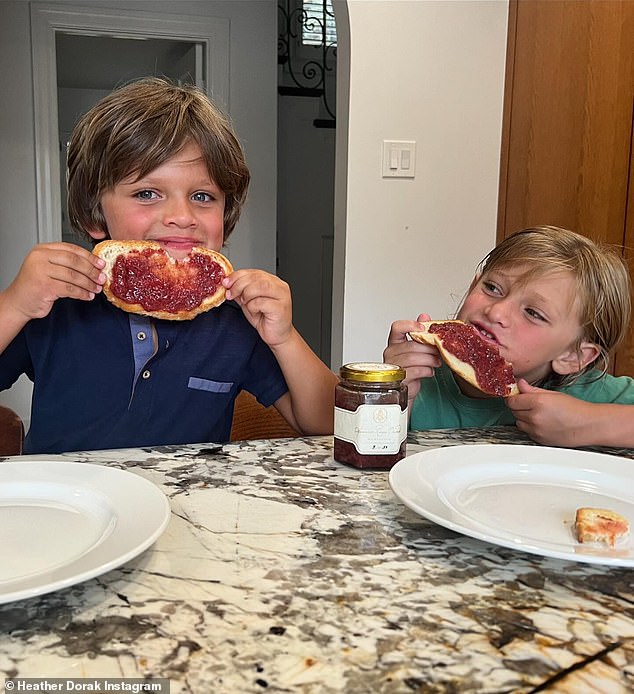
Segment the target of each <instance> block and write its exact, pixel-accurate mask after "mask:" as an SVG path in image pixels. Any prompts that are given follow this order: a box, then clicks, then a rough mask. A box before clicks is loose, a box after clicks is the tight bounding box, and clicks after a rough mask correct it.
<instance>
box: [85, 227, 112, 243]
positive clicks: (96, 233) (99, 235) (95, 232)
mask: <svg viewBox="0 0 634 694" xmlns="http://www.w3.org/2000/svg"><path fill="white" fill-rule="evenodd" d="M88 233H89V234H90V235H91V236H92V238H93V239H95V241H101V240H103V239H105V238H107V237H108V235H107V234H106V232H105V231H101V230H100V229H91V230H90V231H89V232H88Z"/></svg>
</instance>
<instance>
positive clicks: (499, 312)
mask: <svg viewBox="0 0 634 694" xmlns="http://www.w3.org/2000/svg"><path fill="white" fill-rule="evenodd" d="M510 311H511V303H510V301H508V300H506V299H498V300H497V301H493V302H492V303H491V304H489V306H488V308H487V316H488V318H489V320H490V321H492V322H493V323H498V324H500V325H507V324H508V322H509V319H510Z"/></svg>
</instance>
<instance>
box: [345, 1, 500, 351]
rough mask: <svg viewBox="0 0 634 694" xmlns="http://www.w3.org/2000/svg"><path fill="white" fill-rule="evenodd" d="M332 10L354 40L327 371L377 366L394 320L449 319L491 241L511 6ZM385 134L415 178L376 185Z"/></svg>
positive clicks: (363, 4) (372, 5)
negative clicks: (404, 144) (403, 151)
mask: <svg viewBox="0 0 634 694" xmlns="http://www.w3.org/2000/svg"><path fill="white" fill-rule="evenodd" d="M335 8H336V9H335V12H336V13H341V12H342V11H343V12H345V11H346V9H347V12H348V14H349V26H350V37H351V38H350V41H349V50H345V47H344V45H342V41H341V39H344V38H345V37H343V36H341V37H340V42H339V51H338V56H337V59H338V64H339V65H338V66H339V74H340V75H341V74H342V73H343V74H344V75H345V74H347V73H349V85H347V84H345V82H344V80H343V79H341V77H340V78H339V79H338V88H339V90H340V92H339V94H338V96H337V104H338V113H337V158H338V159H337V181H336V185H335V189H336V197H335V206H336V218H335V249H334V269H333V272H334V277H335V280H334V282H335V286H334V288H333V291H334V298H333V331H332V334H333V338H332V361H333V364H335V365H336V364H341V363H346V362H350V361H357V360H381V358H382V350H383V348H384V346H385V342H386V339H387V335H388V332H389V327H390V324H391V322H392V321H393V320H395V319H397V318H412V319H415V318H416V317H417V315H418V313H420V312H426V313H429V314H431V315H432V317H434V318H446V317H449V316H452V314H453V313H454V311H455V309H456V308H457V305H458V302H459V301H460V298H461V297H462V295H463V293H464V291H465V290H466V289H467V287H468V284H469V281H470V280H471V277H472V272H473V269H474V267H475V265H476V264H477V262H478V261H479V260H480V258H482V256H484V255H485V253H486V252H487V251H488V250H489V249H490V247H492V246H493V245H494V244H495V229H496V213H497V194H498V178H499V161H500V138H501V127H502V100H503V91H504V67H505V51H506V30H507V15H508V3H507V2H506V0H477V1H475V2H473V1H471V0H450V1H446V0H435V1H428V0H422V1H418V2H417V1H416V0H413V1H408V2H401V1H389V0H388V1H384V2H374V1H372V0H351V1H349V2H348V3H347V5H346V6H345V7H343V8H342V7H341V3H340V2H339V0H335ZM339 24H341V22H338V25H339ZM342 91H343V92H344V93H343V94H342ZM346 92H347V93H346ZM346 102H347V103H348V106H347V108H346V106H345V103H346ZM346 121H347V122H346ZM384 139H390V140H415V141H416V176H415V178H413V179H384V178H382V177H381V148H382V141H383V140H384ZM344 267H345V271H344Z"/></svg>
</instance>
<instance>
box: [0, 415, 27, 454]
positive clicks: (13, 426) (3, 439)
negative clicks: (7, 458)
mask: <svg viewBox="0 0 634 694" xmlns="http://www.w3.org/2000/svg"><path fill="white" fill-rule="evenodd" d="M23 443H24V423H23V422H22V419H21V418H20V416H19V415H18V414H17V413H16V412H14V411H13V410H12V409H11V408H9V407H5V406H4V405H0V455H1V456H4V455H21V454H22V445H23Z"/></svg>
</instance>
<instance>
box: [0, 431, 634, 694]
mask: <svg viewBox="0 0 634 694" xmlns="http://www.w3.org/2000/svg"><path fill="white" fill-rule="evenodd" d="M460 443H529V442H528V441H527V440H526V439H525V437H523V436H522V435H521V434H519V432H517V430H515V429H514V428H501V429H491V430H486V431H482V430H478V431H476V430H470V431H452V432H443V431H437V432H419V433H417V434H415V435H412V436H411V437H410V439H409V443H408V454H409V453H412V452H416V451H418V450H423V449H425V448H428V447H437V446H445V445H454V444H460ZM612 452H613V451H612ZM620 453H621V454H623V455H627V456H629V455H630V454H631V453H632V452H631V451H621V452H620ZM25 458H26V459H28V457H25ZM47 458H48V459H55V460H78V461H81V462H91V463H99V464H105V465H114V466H118V467H122V468H125V469H127V470H129V471H131V472H133V473H135V474H138V475H141V476H143V477H145V478H146V479H148V480H151V481H153V482H154V483H156V484H157V485H158V486H159V487H160V488H161V489H162V490H163V491H164V492H165V493H166V495H167V496H168V497H169V500H170V505H171V509H172V517H171V520H170V523H169V525H168V527H167V529H166V531H165V533H164V534H163V535H162V536H161V537H160V538H159V540H158V541H157V542H156V543H155V544H154V545H153V546H152V547H151V548H150V549H149V550H147V551H145V552H144V553H143V554H141V555H140V556H138V557H137V558H136V559H133V560H131V561H129V562H128V563H126V564H125V565H123V566H122V567H120V568H118V569H115V570H112V571H110V572H108V573H106V574H103V575H101V576H99V577H97V578H94V579H91V580H88V581H85V582H83V583H80V584H77V585H75V586H72V587H69V588H66V589H64V590H59V591H57V592H53V593H49V594H47V595H42V596H39V597H33V598H29V599H25V600H19V601H15V602H11V603H7V604H4V605H0V678H2V677H5V678H16V677H50V678H53V677H60V678H61V677H73V678H79V677H130V678H136V677H147V678H159V677H165V678H169V679H170V682H171V692H172V694H178V693H180V692H187V693H193V694H210V693H212V692H213V694H224V693H230V694H234V693H238V692H240V693H242V692H263V691H269V692H319V693H320V694H321V693H324V694H327V693H329V692H346V694H367V693H369V692H373V693H374V692H385V693H386V694H387V693H389V694H392V693H396V692H426V693H432V692H438V693H440V692H495V693H497V692H513V693H520V692H526V693H528V692H538V691H549V692H610V693H613V692H628V691H634V608H633V604H634V571H632V570H630V569H626V568H610V567H606V566H603V565H595V564H582V563H576V562H569V561H563V560H557V559H551V558H546V557H542V556H539V555H533V554H527V553H523V552H520V551H517V550H513V549H506V548H504V547H500V546H497V545H492V544H488V543H486V542H482V541H479V540H476V539H472V538H469V537H466V536H463V535H460V534H458V533H455V532H452V531H451V530H448V529H446V528H444V527H441V526H439V525H436V524H434V523H432V522H430V521H427V520H426V519H424V518H421V517H419V516H418V515H416V514H415V513H413V512H412V511H410V510H408V509H407V508H406V507H405V506H404V505H403V504H402V503H401V502H400V501H399V500H398V499H397V498H396V497H395V495H394V494H393V492H392V491H391V489H390V486H389V484H388V473H387V472H384V471H361V470H356V469H353V468H349V467H346V466H344V465H341V464H338V463H336V462H334V461H333V459H332V438H331V437H314V438H313V437H310V438H298V439H288V440H271V441H251V442H240V443H235V444H228V445H225V446H223V447H222V448H218V447H216V446H213V445H211V444H209V445H204V444H201V445H191V446H182V447H163V448H155V449H134V450H133V449H128V450H117V451H97V452H91V453H85V454H77V453H75V454H65V455H63V456H47ZM0 464H1V463H0ZM633 464H634V463H633ZM139 513H142V508H140V509H139Z"/></svg>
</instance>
